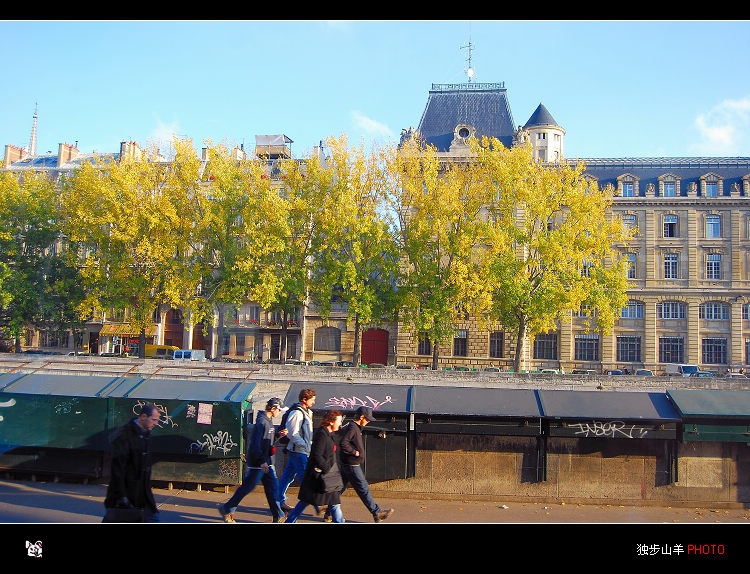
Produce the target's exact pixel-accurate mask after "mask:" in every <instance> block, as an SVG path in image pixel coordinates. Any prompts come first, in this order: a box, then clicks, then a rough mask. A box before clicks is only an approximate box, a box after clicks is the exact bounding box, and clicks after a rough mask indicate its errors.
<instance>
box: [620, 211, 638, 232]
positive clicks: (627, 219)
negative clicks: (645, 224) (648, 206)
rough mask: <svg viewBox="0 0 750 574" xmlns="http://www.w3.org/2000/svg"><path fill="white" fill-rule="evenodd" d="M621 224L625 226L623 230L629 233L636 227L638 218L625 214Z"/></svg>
mask: <svg viewBox="0 0 750 574" xmlns="http://www.w3.org/2000/svg"><path fill="white" fill-rule="evenodd" d="M622 223H623V224H624V225H625V229H627V230H628V231H630V230H631V229H636V228H637V227H638V218H637V217H636V216H635V215H633V214H632V213H627V214H625V215H623V216H622Z"/></svg>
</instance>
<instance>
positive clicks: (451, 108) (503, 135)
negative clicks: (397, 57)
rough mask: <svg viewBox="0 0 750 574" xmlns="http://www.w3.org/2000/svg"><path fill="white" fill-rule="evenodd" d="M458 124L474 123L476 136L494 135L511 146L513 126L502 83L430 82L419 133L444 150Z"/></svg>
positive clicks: (429, 142) (431, 143)
mask: <svg viewBox="0 0 750 574" xmlns="http://www.w3.org/2000/svg"><path fill="white" fill-rule="evenodd" d="M459 124H465V125H469V126H472V127H474V128H475V129H476V136H477V137H478V138H479V137H481V136H489V137H496V138H497V139H499V140H500V141H501V142H502V143H503V145H505V146H506V147H511V145H512V144H513V136H514V135H515V133H516V130H515V127H514V125H515V124H514V123H513V115H512V114H511V111H510V105H509V104H508V94H507V90H506V89H505V85H504V83H491V84H486V83H470V82H469V83H465V84H433V85H432V89H431V90H430V92H429V97H428V98H427V105H426V106H425V109H424V112H423V113H422V119H421V121H420V122H419V127H418V132H419V134H420V136H421V137H422V139H423V140H424V141H425V143H427V144H429V145H434V146H435V147H436V148H437V150H438V151H448V149H449V148H450V145H451V142H452V141H453V137H454V132H455V129H456V126H458V125H459Z"/></svg>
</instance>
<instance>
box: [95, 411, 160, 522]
mask: <svg viewBox="0 0 750 574" xmlns="http://www.w3.org/2000/svg"><path fill="white" fill-rule="evenodd" d="M158 423H159V411H158V409H157V408H156V407H155V406H154V405H153V404H151V403H147V404H145V405H143V407H142V408H141V414H140V415H138V417H137V418H134V419H133V420H131V421H130V422H129V423H128V424H126V425H125V426H123V427H121V428H120V430H119V431H118V433H117V435H116V436H115V438H114V440H113V441H112V471H111V473H110V474H111V479H110V483H109V487H108V488H107V496H106V498H105V499H104V506H105V507H106V508H107V514H106V515H105V516H104V522H113V521H114V520H115V519H114V518H113V509H116V508H137V509H141V510H142V511H143V520H144V521H145V522H159V513H158V511H157V509H156V503H155V502H154V493H153V492H152V491H151V430H152V429H153V428H154V427H155V426H156V425H157V424H158Z"/></svg>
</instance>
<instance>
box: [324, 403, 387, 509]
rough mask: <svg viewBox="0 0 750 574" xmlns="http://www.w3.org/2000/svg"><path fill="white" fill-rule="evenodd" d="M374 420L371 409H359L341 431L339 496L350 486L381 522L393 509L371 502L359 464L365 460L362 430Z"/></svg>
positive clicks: (367, 486)
mask: <svg viewBox="0 0 750 574" xmlns="http://www.w3.org/2000/svg"><path fill="white" fill-rule="evenodd" d="M374 420H376V419H375V416H374V415H373V414H372V409H371V408H369V407H359V408H358V409H357V412H356V413H355V414H354V420H353V421H351V422H350V423H349V424H348V425H346V426H345V427H344V428H343V429H342V430H341V440H340V441H339V444H340V445H341V454H340V458H341V478H342V479H343V481H344V488H343V489H342V490H341V494H343V493H344V491H345V490H346V489H347V488H348V487H349V486H351V487H352V488H353V489H354V491H355V492H356V493H357V494H358V495H359V499H360V500H361V501H362V503H363V504H364V505H365V507H367V510H369V511H370V514H372V517H373V519H374V520H375V522H381V521H383V520H385V519H386V518H388V517H389V516H390V515H391V514H392V513H393V509H392V508H389V509H388V510H383V509H382V508H381V507H380V505H379V504H378V503H377V502H375V500H373V498H372V494H370V485H369V484H368V483H367V480H366V479H365V473H364V472H363V471H362V467H361V464H362V463H363V462H364V460H365V444H364V441H363V440H362V429H363V428H364V427H365V426H367V425H368V424H369V423H370V422H371V421H374ZM324 520H325V521H326V522H327V521H328V520H329V513H328V512H326V514H325V517H324Z"/></svg>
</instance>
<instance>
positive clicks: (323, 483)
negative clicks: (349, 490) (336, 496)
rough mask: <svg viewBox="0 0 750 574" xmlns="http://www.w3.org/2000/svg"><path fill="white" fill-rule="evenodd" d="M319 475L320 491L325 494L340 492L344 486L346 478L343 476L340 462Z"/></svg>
mask: <svg viewBox="0 0 750 574" xmlns="http://www.w3.org/2000/svg"><path fill="white" fill-rule="evenodd" d="M319 477H320V491H321V492H323V493H325V494H328V493H329V492H339V491H340V490H341V489H342V488H344V479H343V478H341V471H340V470H339V465H338V464H334V465H333V466H332V467H331V468H329V469H328V471H327V472H321V473H320V475H319Z"/></svg>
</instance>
